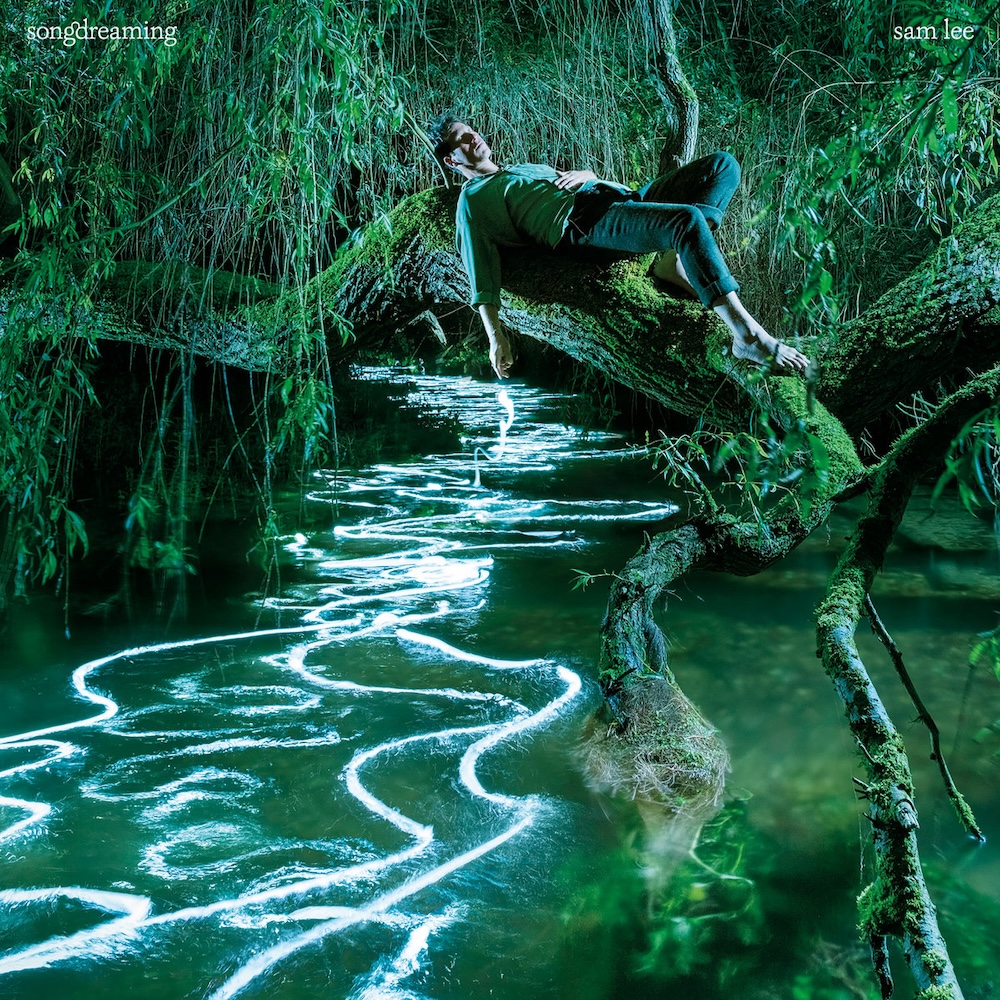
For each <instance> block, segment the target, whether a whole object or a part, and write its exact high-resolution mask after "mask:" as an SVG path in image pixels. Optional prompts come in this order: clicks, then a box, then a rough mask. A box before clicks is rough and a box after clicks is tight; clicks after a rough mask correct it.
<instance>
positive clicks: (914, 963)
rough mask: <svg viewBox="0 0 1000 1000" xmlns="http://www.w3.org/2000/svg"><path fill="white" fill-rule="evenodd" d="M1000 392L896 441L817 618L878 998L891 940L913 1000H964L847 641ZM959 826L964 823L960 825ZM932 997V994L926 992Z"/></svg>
mask: <svg viewBox="0 0 1000 1000" xmlns="http://www.w3.org/2000/svg"><path fill="white" fill-rule="evenodd" d="M998 394H1000V368H994V369H992V370H991V371H989V372H987V373H986V374H984V375H981V376H978V377H977V378H975V379H973V380H972V381H971V382H970V383H969V384H968V385H967V386H966V387H964V388H963V389H962V390H961V391H959V392H957V393H955V394H954V395H953V396H952V397H951V398H950V399H949V400H948V402H947V403H946V404H945V405H943V406H942V407H941V408H940V409H939V410H938V411H937V413H935V414H934V416H933V417H932V418H931V419H929V420H928V421H926V422H925V423H924V424H922V425H921V426H920V427H918V428H915V429H914V430H912V431H910V432H909V433H908V434H906V435H904V436H903V437H902V438H901V439H900V441H899V442H898V444H897V445H896V446H895V447H894V448H893V450H892V451H891V452H890V454H889V455H888V456H887V457H886V459H885V460H884V462H883V463H882V467H881V469H880V471H879V474H878V476H877V477H876V481H875V483H874V485H873V488H872V490H871V495H870V499H869V505H868V510H867V512H866V513H865V514H864V515H863V516H862V517H861V518H860V519H859V521H858V524H857V526H856V528H855V531H854V533H853V535H852V536H851V538H850V540H849V542H848V547H847V550H846V551H845V553H844V555H843V557H842V559H841V561H840V564H839V566H838V567H837V570H836V572H835V573H834V576H833V579H832V580H831V582H830V586H829V588H828V590H827V596H826V598H825V599H824V601H823V603H822V604H821V605H820V607H819V610H818V612H817V634H818V639H819V647H820V650H821V652H822V655H823V663H824V666H825V667H826V671H827V673H828V674H829V676H830V678H831V680H832V681H833V684H834V688H835V689H836V691H837V693H838V695H839V696H840V698H841V700H842V702H843V703H844V710H845V714H846V715H847V719H848V723H849V725H850V727H851V731H852V733H853V734H854V736H855V738H856V739H857V741H858V745H859V747H860V748H861V751H862V757H863V764H864V767H865V770H866V772H867V781H866V782H864V783H863V789H864V795H865V797H866V798H867V799H868V802H869V813H868V815H869V819H870V820H871V824H872V830H873V836H872V843H873V846H874V849H875V878H874V880H873V881H872V883H871V884H870V885H869V886H868V887H867V888H866V889H865V891H864V892H863V893H862V895H861V898H860V900H859V906H860V909H861V927H862V930H863V931H864V932H865V934H866V935H867V936H868V938H869V940H870V942H871V944H872V951H873V956H875V957H876V962H875V965H876V968H877V969H878V970H879V976H880V979H881V984H882V994H883V996H889V995H890V993H891V992H892V983H891V980H890V979H889V978H888V977H889V973H888V964H887V963H885V962H884V961H882V960H881V956H882V955H883V954H884V939H885V938H886V937H887V936H895V937H898V938H899V939H900V940H901V942H902V945H903V949H904V952H905V954H906V957H907V960H908V963H909V967H910V971H911V972H912V974H913V977H914V979H915V981H916V983H917V986H918V988H919V989H920V990H922V991H924V992H923V993H921V996H925V995H926V996H931V995H933V996H936V997H942V998H946V997H951V998H953V1000H960V998H961V996H962V992H961V989H960V987H959V985H958V981H957V979H956V978H955V973H954V970H953V969H952V966H951V962H950V960H949V958H948V951H947V948H946V946H945V942H944V939H943V937H942V936H941V932H940V930H939V929H938V925H937V919H936V916H935V913H934V907H933V905H932V903H931V900H930V895H929V893H928V891H927V886H926V884H925V882H924V877H923V872H922V870H921V867H920V857H919V854H918V851H917V840H916V830H917V827H918V822H917V812H916V807H915V805H914V802H915V792H914V788H913V779H912V777H911V775H910V767H909V762H908V760H907V756H906V749H905V747H904V745H903V741H902V739H901V738H900V736H899V733H898V732H897V731H896V728H895V727H894V726H893V724H892V720H891V719H890V718H889V715H888V713H887V711H886V709H885V706H884V705H883V703H882V700H881V698H880V697H879V694H878V691H877V690H876V689H875V686H874V684H873V683H872V681H871V679H870V677H869V675H868V671H867V670H866V668H865V665H864V663H863V661H862V660H861V657H860V655H859V654H858V650H857V646H856V644H855V641H854V635H855V631H856V629H857V625H858V622H859V620H860V618H861V615H862V610H863V608H864V604H865V599H866V597H867V595H868V593H869V591H870V589H871V586H872V583H873V582H874V579H875V576H876V574H877V572H878V570H879V569H880V568H881V565H882V561H883V559H884V557H885V553H886V550H887V549H888V547H889V543H890V542H891V541H892V538H893V535H894V534H895V530H896V528H897V526H898V525H899V521H900V519H901V518H902V516H903V511H904V510H905V508H906V504H907V502H908V500H909V498H910V495H911V494H912V491H913V488H914V486H915V485H916V483H917V481H918V479H919V477H920V476H921V475H922V474H923V473H924V472H925V471H926V470H927V468H928V466H929V465H930V464H931V463H932V462H933V461H934V460H935V458H936V457H937V456H939V455H940V454H942V452H943V450H944V449H945V448H947V446H948V444H949V442H950V441H951V440H952V438H953V437H954V435H955V434H956V433H957V432H958V430H959V429H960V428H961V427H962V426H963V424H965V423H966V421H968V420H970V419H972V418H973V417H975V416H976V414H977V413H979V412H980V411H981V410H983V409H984V408H985V407H987V406H989V405H990V403H991V402H993V401H994V400H995V399H996V398H997V397H998ZM962 819H963V822H964V820H965V817H962ZM932 990H936V991H937V992H936V993H931V992H930V991H932Z"/></svg>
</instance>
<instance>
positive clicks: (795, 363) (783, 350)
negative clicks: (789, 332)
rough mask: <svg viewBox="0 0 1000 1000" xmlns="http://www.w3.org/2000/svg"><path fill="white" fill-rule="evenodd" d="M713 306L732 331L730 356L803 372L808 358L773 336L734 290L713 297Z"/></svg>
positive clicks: (785, 369)
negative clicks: (714, 299)
mask: <svg viewBox="0 0 1000 1000" xmlns="http://www.w3.org/2000/svg"><path fill="white" fill-rule="evenodd" d="M712 308H713V309H714V310H715V312H716V313H717V314H718V316H719V317H720V318H721V319H722V321H723V322H724V323H725V324H726V326H728V327H729V329H730V330H731V331H732V334H733V357H734V358H741V359H742V360H744V361H750V362H753V363H754V364H757V365H769V366H774V367H775V368H777V369H780V370H782V371H786V372H804V371H805V370H806V368H808V367H809V359H808V358H807V357H806V356H805V355H804V354H803V353H802V352H801V351H799V350H796V348H794V347H792V346H790V345H789V344H784V343H782V342H781V341H780V340H778V339H777V338H776V337H772V336H771V334H769V333H768V332H767V331H766V330H765V329H764V328H763V327H762V326H761V325H760V323H758V322H757V320H755V319H754V318H753V316H751V315H750V313H748V312H747V310H746V308H745V307H744V305H743V303H742V302H740V300H739V296H737V294H736V293H735V292H729V293H728V294H727V295H725V296H723V297H721V298H719V299H716V301H715V302H713V303H712Z"/></svg>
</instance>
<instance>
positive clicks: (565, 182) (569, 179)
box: [555, 170, 597, 191]
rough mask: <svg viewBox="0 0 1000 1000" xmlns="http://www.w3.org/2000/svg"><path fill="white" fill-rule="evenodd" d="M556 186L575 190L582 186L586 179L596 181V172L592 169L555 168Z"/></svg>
mask: <svg viewBox="0 0 1000 1000" xmlns="http://www.w3.org/2000/svg"><path fill="white" fill-rule="evenodd" d="M556 173H557V174H558V175H559V176H558V177H557V178H556V182H555V183H556V187H557V188H562V189H563V190H564V191H575V190H576V189H577V188H579V187H583V185H584V183H585V182H586V181H596V180H597V174H595V173H594V172H593V171H592V170H557V171H556Z"/></svg>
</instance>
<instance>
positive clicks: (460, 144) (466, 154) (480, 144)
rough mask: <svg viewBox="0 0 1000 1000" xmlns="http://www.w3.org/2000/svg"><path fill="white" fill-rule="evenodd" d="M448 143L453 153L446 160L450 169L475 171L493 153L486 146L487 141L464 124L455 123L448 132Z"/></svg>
mask: <svg viewBox="0 0 1000 1000" xmlns="http://www.w3.org/2000/svg"><path fill="white" fill-rule="evenodd" d="M448 141H449V144H450V145H451V152H450V153H449V154H448V155H447V156H446V157H445V158H444V162H445V163H447V164H448V166H449V167H469V168H470V169H475V168H476V167H477V166H478V165H479V164H480V163H485V162H486V161H488V160H489V158H490V156H492V154H493V151H492V150H491V149H490V147H489V146H487V145H486V140H485V139H483V137H482V136H481V135H480V134H479V133H478V132H476V131H475V130H473V129H471V128H469V126H468V125H466V124H465V123H464V122H455V124H454V125H452V127H451V128H450V129H449V130H448Z"/></svg>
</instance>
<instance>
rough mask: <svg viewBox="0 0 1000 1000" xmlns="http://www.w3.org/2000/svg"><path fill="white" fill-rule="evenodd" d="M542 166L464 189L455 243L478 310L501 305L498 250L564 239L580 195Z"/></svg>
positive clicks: (526, 166) (522, 167)
mask: <svg viewBox="0 0 1000 1000" xmlns="http://www.w3.org/2000/svg"><path fill="white" fill-rule="evenodd" d="M558 176H559V175H558V174H557V173H556V172H555V170H553V169H552V167H549V166H546V165H544V164H541V163H519V164H517V165H515V166H513V167H506V168H505V169H503V170H501V171H499V172H498V173H495V174H490V175H488V176H487V177H474V178H472V179H471V180H468V181H466V182H465V184H464V185H462V193H461V195H460V196H459V199H458V210H457V212H456V214H455V227H456V236H455V242H456V244H457V246H458V252H459V253H460V254H461V255H462V262H463V263H464V264H465V269H466V271H468V273H469V284H470V285H471V286H472V298H471V302H472V305H473V306H478V305H481V304H483V303H490V304H492V305H496V306H498V305H500V251H499V247H523V246H530V245H531V244H538V245H540V246H544V247H554V246H555V245H556V244H557V243H558V242H559V240H560V239H561V238H562V234H563V230H564V229H565V228H566V221H567V220H568V219H569V213H570V211H571V209H572V208H573V199H574V198H575V196H576V192H575V191H564V190H562V189H561V188H557V187H556V185H555V180H556V178H557V177H558Z"/></svg>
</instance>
